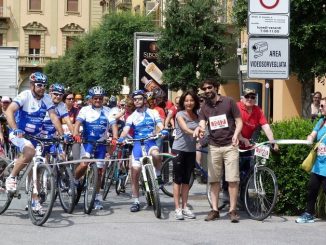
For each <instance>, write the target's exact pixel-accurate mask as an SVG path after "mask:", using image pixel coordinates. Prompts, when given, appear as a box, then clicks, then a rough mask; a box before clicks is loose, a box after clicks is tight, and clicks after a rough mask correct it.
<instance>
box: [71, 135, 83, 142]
mask: <svg viewBox="0 0 326 245" xmlns="http://www.w3.org/2000/svg"><path fill="white" fill-rule="evenodd" d="M72 137H73V138H74V140H75V142H77V143H82V138H81V136H80V135H73V136H72Z"/></svg>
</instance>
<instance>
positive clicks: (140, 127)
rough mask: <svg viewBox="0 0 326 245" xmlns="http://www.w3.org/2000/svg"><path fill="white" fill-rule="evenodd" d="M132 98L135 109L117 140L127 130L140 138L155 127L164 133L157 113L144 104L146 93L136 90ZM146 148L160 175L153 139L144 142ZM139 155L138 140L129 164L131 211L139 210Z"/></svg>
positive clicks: (122, 139) (126, 132)
mask: <svg viewBox="0 0 326 245" xmlns="http://www.w3.org/2000/svg"><path fill="white" fill-rule="evenodd" d="M132 99H133V102H134V105H135V108H136V110H135V111H134V112H133V113H132V114H131V115H130V116H129V117H128V118H127V120H126V126H125V127H124V128H123V131H122V133H121V135H120V138H119V139H118V142H123V141H124V140H125V137H126V136H127V135H128V133H129V130H130V129H131V128H132V129H133V130H134V138H135V139H141V138H145V137H147V136H150V135H155V133H156V127H158V128H159V129H160V130H161V132H162V133H164V134H166V133H167V131H166V130H163V127H164V126H163V123H162V120H161V118H160V116H159V114H158V113H157V112H156V111H154V110H152V109H149V108H147V106H146V100H147V97H146V93H145V92H144V91H143V90H136V91H134V92H133V93H132ZM145 145H146V150H147V152H148V154H149V155H151V156H152V157H153V162H154V165H155V169H156V175H157V176H160V175H161V158H160V156H158V154H159V149H158V147H157V145H156V143H155V140H148V141H146V142H145ZM140 157H142V151H141V146H140V142H135V143H134V147H133V151H132V166H131V189H132V196H133V198H134V203H133V204H132V205H131V207H130V211H131V212H138V211H139V210H140V204H139V176H140V172H141V166H140V161H139V159H140Z"/></svg>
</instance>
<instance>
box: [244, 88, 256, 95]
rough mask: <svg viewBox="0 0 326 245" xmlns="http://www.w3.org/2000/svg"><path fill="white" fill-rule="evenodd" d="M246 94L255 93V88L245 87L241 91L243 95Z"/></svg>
mask: <svg viewBox="0 0 326 245" xmlns="http://www.w3.org/2000/svg"><path fill="white" fill-rule="evenodd" d="M248 94H254V95H256V90H254V89H252V88H246V89H245V90H244V91H243V96H246V95H248Z"/></svg>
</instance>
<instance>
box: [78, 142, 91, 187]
mask: <svg viewBox="0 0 326 245" xmlns="http://www.w3.org/2000/svg"><path fill="white" fill-rule="evenodd" d="M92 150H93V145H92V144H82V145H81V146H80V158H81V159H89V158H90V156H91V153H92ZM87 166H88V163H87V162H82V163H80V164H79V165H78V166H77V167H76V169H75V179H76V180H77V181H79V179H80V178H81V177H83V176H84V175H85V173H86V170H87Z"/></svg>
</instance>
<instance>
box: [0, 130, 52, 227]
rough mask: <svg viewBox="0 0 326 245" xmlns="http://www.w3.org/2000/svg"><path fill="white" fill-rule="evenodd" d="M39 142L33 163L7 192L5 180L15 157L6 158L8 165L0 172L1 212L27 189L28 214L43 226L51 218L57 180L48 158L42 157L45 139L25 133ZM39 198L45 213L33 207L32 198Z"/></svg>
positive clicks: (33, 221) (36, 223)
mask: <svg viewBox="0 0 326 245" xmlns="http://www.w3.org/2000/svg"><path fill="white" fill-rule="evenodd" d="M25 137H26V138H30V139H32V140H34V141H36V142H37V146H36V153H35V156H34V157H33V160H32V162H31V163H29V164H28V165H27V167H26V168H25V169H23V170H22V171H21V172H20V174H19V175H18V176H17V189H16V191H14V192H7V191H6V189H5V188H6V187H5V180H6V178H7V177H8V176H9V174H10V172H11V170H12V168H13V165H14V163H15V159H6V160H5V162H6V167H5V168H4V170H3V171H2V172H1V173H0V214H2V213H4V212H5V211H6V210H7V209H8V207H9V205H10V203H11V201H12V199H13V198H18V199H20V198H21V194H20V191H21V190H22V189H25V192H26V194H28V201H27V203H28V214H29V217H30V219H31V221H32V223H33V224H34V225H38V226H41V225H43V224H44V223H45V222H46V221H47V220H48V218H49V216H50V214H51V212H52V207H53V203H54V200H55V181H54V177H53V173H52V171H51V168H50V167H49V165H47V164H46V159H45V158H44V157H42V152H43V149H44V144H45V140H44V139H42V138H39V137H35V136H30V135H25ZM34 198H38V199H39V200H40V203H41V205H42V207H43V211H44V213H42V214H40V213H39V212H37V211H34V210H33V209H32V200H33V199H34Z"/></svg>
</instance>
